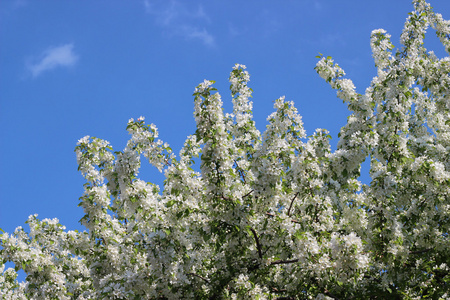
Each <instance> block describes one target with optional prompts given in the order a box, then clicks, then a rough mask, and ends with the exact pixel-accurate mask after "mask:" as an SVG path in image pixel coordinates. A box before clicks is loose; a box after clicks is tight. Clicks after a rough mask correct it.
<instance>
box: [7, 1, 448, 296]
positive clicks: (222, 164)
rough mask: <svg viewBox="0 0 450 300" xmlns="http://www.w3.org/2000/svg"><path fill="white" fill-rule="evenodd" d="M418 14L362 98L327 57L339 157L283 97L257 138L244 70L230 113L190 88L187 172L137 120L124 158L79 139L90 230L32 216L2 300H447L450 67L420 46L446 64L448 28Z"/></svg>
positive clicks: (237, 74) (420, 10) (206, 88)
mask: <svg viewBox="0 0 450 300" xmlns="http://www.w3.org/2000/svg"><path fill="white" fill-rule="evenodd" d="M414 7H415V11H413V12H412V13H410V15H409V17H408V19H407V21H406V24H405V28H404V30H403V33H402V35H401V43H402V44H403V47H402V48H401V50H397V51H396V52H395V53H393V52H392V50H393V45H392V44H391V42H390V40H389V37H390V36H389V35H388V34H387V33H386V32H385V31H384V30H375V31H373V32H372V38H371V46H372V50H373V56H374V59H375V64H376V66H377V69H378V74H377V77H375V78H374V79H373V81H372V83H371V85H370V87H369V88H367V89H366V91H365V94H364V95H361V94H357V93H356V92H355V87H354V85H353V83H352V81H351V80H349V79H344V78H343V76H344V74H345V73H344V71H343V70H342V69H341V68H340V67H339V66H338V65H337V64H335V63H334V62H333V60H332V59H331V58H330V57H320V61H319V62H318V63H317V66H316V71H317V72H318V73H319V75H320V76H321V77H322V78H324V79H325V80H326V81H327V82H328V83H329V84H330V85H331V87H332V88H333V89H335V90H337V94H338V97H339V98H341V99H342V100H343V101H344V102H345V103H346V104H347V105H348V108H349V110H350V111H351V112H352V114H351V115H350V117H349V118H348V123H347V125H345V126H344V127H343V128H342V129H341V131H340V133H339V138H340V139H339V143H338V146H337V150H336V151H331V148H330V145H329V140H330V136H329V134H328V133H327V131H326V130H322V129H319V130H316V132H315V133H314V134H313V135H312V136H310V137H307V136H306V134H305V131H304V129H303V125H302V120H301V117H300V115H299V114H298V113H297V110H296V108H295V107H294V104H293V102H287V101H285V100H284V99H283V98H280V99H278V100H276V101H275V112H274V113H272V114H271V115H270V116H269V117H268V121H269V125H267V129H266V131H265V132H264V133H263V134H260V132H259V131H258V130H257V129H256V127H255V124H254V122H253V121H252V102H251V101H249V97H251V93H252V90H251V89H250V88H249V87H248V85H247V84H248V82H249V74H248V73H247V71H245V66H243V65H236V66H235V67H234V68H233V70H232V72H231V75H230V82H231V86H230V89H231V95H232V101H233V113H231V114H224V113H223V110H222V101H221V97H220V95H219V93H217V92H215V89H214V88H213V86H212V85H213V83H214V82H213V81H207V80H205V81H204V82H203V83H201V84H200V85H199V86H198V87H197V88H196V90H195V93H194V96H195V113H194V115H195V120H196V123H197V130H196V132H195V134H193V135H192V136H189V137H188V138H187V139H186V142H185V144H184V147H183V148H182V150H181V152H180V155H179V158H176V157H175V155H174V154H173V153H172V150H171V149H170V148H169V146H168V145H167V144H165V143H163V142H162V141H160V140H158V139H157V138H158V132H157V129H156V127H155V126H154V125H153V124H152V125H146V124H145V123H144V119H143V118H139V119H137V120H136V121H135V120H133V119H131V120H130V121H129V122H128V126H127V130H128V132H129V133H130V134H131V139H130V140H129V141H128V143H127V146H126V147H125V149H124V150H123V151H118V152H113V150H112V148H111V146H110V145H109V143H108V142H107V141H105V140H101V139H98V138H90V137H84V138H82V139H81V140H79V142H78V145H77V146H76V154H77V160H78V164H79V170H80V172H81V173H82V174H83V176H84V177H85V178H86V183H85V185H84V188H85V192H84V194H83V195H82V197H81V198H80V204H79V206H81V207H82V209H83V210H84V212H85V216H84V217H83V218H82V219H81V224H82V225H84V226H86V228H87V231H84V232H78V231H68V232H66V231H64V229H65V228H64V226H62V225H60V224H59V223H58V220H57V219H53V220H49V219H44V220H39V219H38V218H37V216H30V218H29V219H28V221H27V223H28V225H29V227H30V231H29V232H28V233H27V232H25V231H24V230H23V229H22V228H21V227H19V228H17V229H16V231H15V232H14V233H13V234H8V233H3V234H2V235H1V237H0V241H1V242H0V245H1V247H2V248H1V250H0V266H1V267H0V269H1V270H2V272H1V276H0V288H1V290H0V296H1V298H2V299H103V298H104V299H184V298H195V299H221V298H226V299H228V298H231V299H253V298H254V299H304V298H319V299H320V298H325V297H331V298H335V299H351V298H354V299H360V298H363V299H368V298H377V299H387V298H418V297H425V296H427V297H430V298H433V299H438V298H440V297H441V298H446V297H450V293H449V292H448V291H449V287H450V275H449V265H448V264H449V262H450V241H449V237H448V233H449V227H450V215H449V213H450V75H449V72H450V59H449V57H445V58H443V59H438V58H437V57H436V56H435V55H434V54H433V53H432V52H429V53H427V52H426V49H425V48H424V46H423V38H424V34H425V31H426V29H427V27H428V26H431V27H433V28H434V29H435V30H436V33H437V35H438V37H439V38H440V40H441V42H442V43H443V45H444V46H445V49H446V51H447V53H449V52H450V22H448V21H445V20H443V19H442V17H441V15H439V14H436V13H434V12H433V11H432V9H431V7H430V5H429V4H427V3H426V2H425V1H423V0H416V1H414ZM142 156H143V157H145V158H146V159H148V161H149V162H150V163H151V164H152V165H154V166H155V167H156V168H158V169H159V170H160V171H164V174H165V181H164V189H163V190H162V191H160V189H159V187H158V186H157V185H154V184H152V183H148V182H145V181H142V180H140V179H139V178H138V177H137V175H138V170H139V167H140V165H141V157H142ZM367 158H368V159H369V160H370V163H371V170H370V175H371V182H370V184H368V185H366V184H362V183H361V182H360V181H359V180H358V178H359V177H360V168H361V164H362V162H364V161H365V160H366V159H367ZM195 163H197V164H198V163H200V167H199V168H194V167H195ZM6 262H12V263H14V265H15V270H14V269H11V268H10V269H7V270H6V271H5V270H4V268H5V266H4V264H5V263H6ZM20 269H22V270H23V271H25V273H26V274H27V277H26V281H25V282H20V283H19V282H18V281H17V279H16V277H17V274H16V271H18V270H20Z"/></svg>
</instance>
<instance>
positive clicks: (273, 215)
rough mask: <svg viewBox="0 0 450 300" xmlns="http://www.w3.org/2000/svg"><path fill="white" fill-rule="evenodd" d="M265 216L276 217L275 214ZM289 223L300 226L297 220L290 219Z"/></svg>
mask: <svg viewBox="0 0 450 300" xmlns="http://www.w3.org/2000/svg"><path fill="white" fill-rule="evenodd" d="M266 215H267V216H269V217H275V216H276V215H275V214H271V213H266ZM291 222H292V223H297V224H300V222H299V221H297V220H294V219H291Z"/></svg>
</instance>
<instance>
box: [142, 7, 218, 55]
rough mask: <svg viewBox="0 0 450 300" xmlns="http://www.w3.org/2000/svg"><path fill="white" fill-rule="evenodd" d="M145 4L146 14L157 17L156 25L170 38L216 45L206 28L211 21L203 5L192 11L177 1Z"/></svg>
mask: <svg viewBox="0 0 450 300" xmlns="http://www.w3.org/2000/svg"><path fill="white" fill-rule="evenodd" d="M143 4H144V7H145V10H146V12H147V13H149V14H151V15H153V16H154V17H155V20H156V23H157V24H158V25H159V26H161V27H162V28H163V29H164V31H165V33H166V34H168V35H169V36H180V37H183V38H184V39H186V40H200V41H201V42H202V43H203V44H205V45H207V46H210V47H213V46H214V45H215V39H214V36H213V35H212V34H210V33H209V32H208V30H207V29H206V28H205V23H210V19H209V17H208V15H207V14H206V13H205V11H204V9H203V7H202V6H201V5H199V6H198V7H197V8H196V9H190V8H188V7H186V6H185V5H184V3H182V2H178V1H176V0H169V1H167V0H164V1H161V0H159V1H158V0H153V1H151V0H144V1H143Z"/></svg>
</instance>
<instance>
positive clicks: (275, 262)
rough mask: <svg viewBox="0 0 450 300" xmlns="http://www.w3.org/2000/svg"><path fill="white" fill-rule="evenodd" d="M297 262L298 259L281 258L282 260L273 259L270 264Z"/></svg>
mask: <svg viewBox="0 0 450 300" xmlns="http://www.w3.org/2000/svg"><path fill="white" fill-rule="evenodd" d="M296 262H298V259H291V260H281V259H280V260H276V261H273V262H271V263H270V264H271V265H282V264H293V263H296Z"/></svg>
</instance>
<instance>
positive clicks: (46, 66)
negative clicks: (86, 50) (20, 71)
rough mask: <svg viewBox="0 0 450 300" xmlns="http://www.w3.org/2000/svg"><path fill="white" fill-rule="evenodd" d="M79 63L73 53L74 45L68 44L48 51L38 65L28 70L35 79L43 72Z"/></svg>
mask: <svg viewBox="0 0 450 300" xmlns="http://www.w3.org/2000/svg"><path fill="white" fill-rule="evenodd" d="M77 61H78V56H77V55H76V54H75V53H74V52H73V44H66V45H62V46H58V47H52V48H49V49H47V50H46V51H44V53H43V54H42V55H41V58H40V59H39V60H38V61H37V62H36V63H33V64H29V65H28V69H29V70H30V72H31V74H32V76H33V77H37V76H39V75H40V74H42V72H45V71H48V70H51V69H54V68H56V67H71V66H73V65H75V64H76V62H77Z"/></svg>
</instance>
